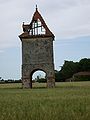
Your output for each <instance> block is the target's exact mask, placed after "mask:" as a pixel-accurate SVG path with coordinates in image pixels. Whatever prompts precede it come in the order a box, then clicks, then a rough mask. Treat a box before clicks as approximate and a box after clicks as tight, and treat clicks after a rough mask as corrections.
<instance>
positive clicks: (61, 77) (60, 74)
mask: <svg viewBox="0 0 90 120" xmlns="http://www.w3.org/2000/svg"><path fill="white" fill-rule="evenodd" d="M83 71H90V59H89V58H84V59H81V60H80V61H79V62H73V61H65V62H64V65H63V66H62V68H61V70H60V71H57V70H55V80H56V81H57V82H60V81H61V82H62V81H65V80H66V79H68V78H71V77H72V76H73V75H74V74H75V73H78V72H83Z"/></svg>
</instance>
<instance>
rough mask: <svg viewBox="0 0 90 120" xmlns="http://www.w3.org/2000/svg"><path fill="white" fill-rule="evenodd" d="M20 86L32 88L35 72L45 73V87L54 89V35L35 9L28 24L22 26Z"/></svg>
mask: <svg viewBox="0 0 90 120" xmlns="http://www.w3.org/2000/svg"><path fill="white" fill-rule="evenodd" d="M22 28H23V33H22V34H21V35H20V36H19V38H20V39H21V42H22V85H23V88H32V75H33V73H34V72H35V71H37V70H42V71H44V72H45V73H46V79H47V87H48V88H52V87H55V73H54V60H53V40H54V34H53V33H52V32H51V31H50V30H49V28H48V27H47V25H46V23H45V21H44V19H43V18H42V16H41V15H40V13H39V11H38V9H37V7H36V11H35V13H34V15H33V18H32V20H31V23H30V24H24V23H23V25H22Z"/></svg>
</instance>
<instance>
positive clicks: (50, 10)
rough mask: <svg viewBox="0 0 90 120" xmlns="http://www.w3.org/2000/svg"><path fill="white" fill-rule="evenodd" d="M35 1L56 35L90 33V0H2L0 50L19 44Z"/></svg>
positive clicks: (61, 36) (66, 35) (71, 35)
mask: <svg viewBox="0 0 90 120" xmlns="http://www.w3.org/2000/svg"><path fill="white" fill-rule="evenodd" d="M35 4H38V7H39V9H40V13H41V14H42V16H44V19H45V21H46V23H47V25H48V26H49V27H50V29H51V31H53V33H54V34H55V36H56V37H57V38H61V39H63V38H65V39H67V38H71V37H79V36H90V0H68V1H67V0H57V1H56V0H53V2H52V1H51V0H49V1H46V0H34V1H31V0H23V1H22V0H15V1H12V0H0V50H2V49H4V48H7V47H13V46H19V45H20V40H19V38H18V35H19V34H20V33H21V32H22V28H21V24H22V22H23V21H24V22H26V23H29V22H30V21H31V17H32V15H33V12H34V11H35Z"/></svg>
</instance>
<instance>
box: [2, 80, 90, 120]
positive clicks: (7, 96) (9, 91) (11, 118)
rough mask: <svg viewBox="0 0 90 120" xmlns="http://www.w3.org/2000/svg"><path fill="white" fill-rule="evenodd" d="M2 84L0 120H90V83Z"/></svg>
mask: <svg viewBox="0 0 90 120" xmlns="http://www.w3.org/2000/svg"><path fill="white" fill-rule="evenodd" d="M21 87H22V86H21V84H0V120H90V82H67V83H56V88H53V89H47V88H45V84H39V83H37V84H35V83H34V84H33V87H34V88H33V89H21Z"/></svg>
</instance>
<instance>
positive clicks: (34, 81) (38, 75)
mask: <svg viewBox="0 0 90 120" xmlns="http://www.w3.org/2000/svg"><path fill="white" fill-rule="evenodd" d="M46 82H47V75H46V72H45V71H43V70H40V69H36V70H34V71H32V73H31V88H32V86H34V87H40V84H39V83H46ZM38 85H39V86H38ZM41 87H42V86H41Z"/></svg>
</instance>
